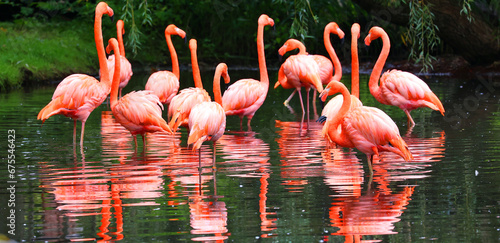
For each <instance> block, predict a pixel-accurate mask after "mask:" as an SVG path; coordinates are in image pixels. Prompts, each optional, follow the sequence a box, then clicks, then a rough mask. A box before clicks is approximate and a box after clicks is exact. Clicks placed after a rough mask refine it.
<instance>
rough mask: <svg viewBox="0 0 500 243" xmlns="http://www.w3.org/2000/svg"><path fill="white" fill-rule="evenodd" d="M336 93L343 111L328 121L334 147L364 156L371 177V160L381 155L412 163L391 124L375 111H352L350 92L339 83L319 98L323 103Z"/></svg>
mask: <svg viewBox="0 0 500 243" xmlns="http://www.w3.org/2000/svg"><path fill="white" fill-rule="evenodd" d="M339 92H340V93H341V94H342V96H343V102H342V107H341V108H340V110H339V113H338V114H337V115H336V116H334V117H333V119H331V120H329V121H327V123H331V124H330V126H329V127H330V129H329V130H328V135H329V137H330V138H331V139H332V140H333V142H334V143H336V144H338V145H340V146H342V147H348V148H357V149H358V150H360V151H361V152H363V153H365V154H366V156H367V158H368V167H369V169H370V175H373V169H372V163H373V156H374V155H377V156H378V155H379V152H380V151H389V152H393V153H395V154H397V155H399V156H401V157H403V159H405V160H406V161H408V160H412V159H413V156H412V154H411V152H410V150H409V149H408V146H407V145H406V142H405V141H404V140H403V138H401V135H400V134H399V129H398V127H397V126H396V124H395V123H394V121H393V120H392V119H391V118H390V117H389V116H388V115H387V114H385V112H383V111H381V110H380V109H378V108H374V107H367V106H360V107H356V108H352V109H351V98H350V94H349V91H348V90H347V88H346V87H345V86H344V84H342V83H341V82H330V83H329V84H328V85H327V86H326V88H325V90H324V91H323V92H322V93H321V94H320V98H322V99H323V100H325V99H326V97H327V96H328V95H333V94H335V93H339Z"/></svg>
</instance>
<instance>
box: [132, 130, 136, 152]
mask: <svg viewBox="0 0 500 243" xmlns="http://www.w3.org/2000/svg"><path fill="white" fill-rule="evenodd" d="M132 137H134V144H135V151H137V135H136V134H132Z"/></svg>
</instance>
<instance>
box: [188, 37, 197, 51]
mask: <svg viewBox="0 0 500 243" xmlns="http://www.w3.org/2000/svg"><path fill="white" fill-rule="evenodd" d="M196 47H198V42H197V41H196V40H195V39H190V40H189V49H194V50H196Z"/></svg>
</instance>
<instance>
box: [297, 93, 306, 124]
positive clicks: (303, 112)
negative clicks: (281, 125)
mask: <svg viewBox="0 0 500 243" xmlns="http://www.w3.org/2000/svg"><path fill="white" fill-rule="evenodd" d="M297 91H298V92H299V98H300V107H302V120H301V121H300V131H302V124H303V123H304V115H305V111H304V101H302V94H301V93H300V89H297Z"/></svg>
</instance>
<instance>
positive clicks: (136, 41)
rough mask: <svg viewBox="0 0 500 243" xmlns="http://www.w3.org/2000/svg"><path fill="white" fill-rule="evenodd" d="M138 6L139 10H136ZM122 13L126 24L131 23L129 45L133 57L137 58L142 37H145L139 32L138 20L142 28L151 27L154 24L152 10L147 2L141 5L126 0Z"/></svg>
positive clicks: (143, 1) (145, 0)
mask: <svg viewBox="0 0 500 243" xmlns="http://www.w3.org/2000/svg"><path fill="white" fill-rule="evenodd" d="M136 5H137V9H135V6H136ZM122 11H123V13H122V14H121V17H120V18H121V19H123V21H124V22H125V23H130V30H129V32H128V35H127V39H128V42H127V43H128V46H130V47H131V48H132V53H133V55H134V56H136V55H137V53H138V51H139V49H140V48H141V44H142V43H141V37H142V36H143V34H142V32H141V31H140V30H139V27H138V25H137V22H136V19H137V21H138V22H140V25H142V26H144V25H148V26H151V25H152V24H153V19H152V17H151V10H150V9H149V7H148V1H147V0H140V3H139V4H134V0H126V1H125V5H123V7H122ZM136 12H137V14H136Z"/></svg>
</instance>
